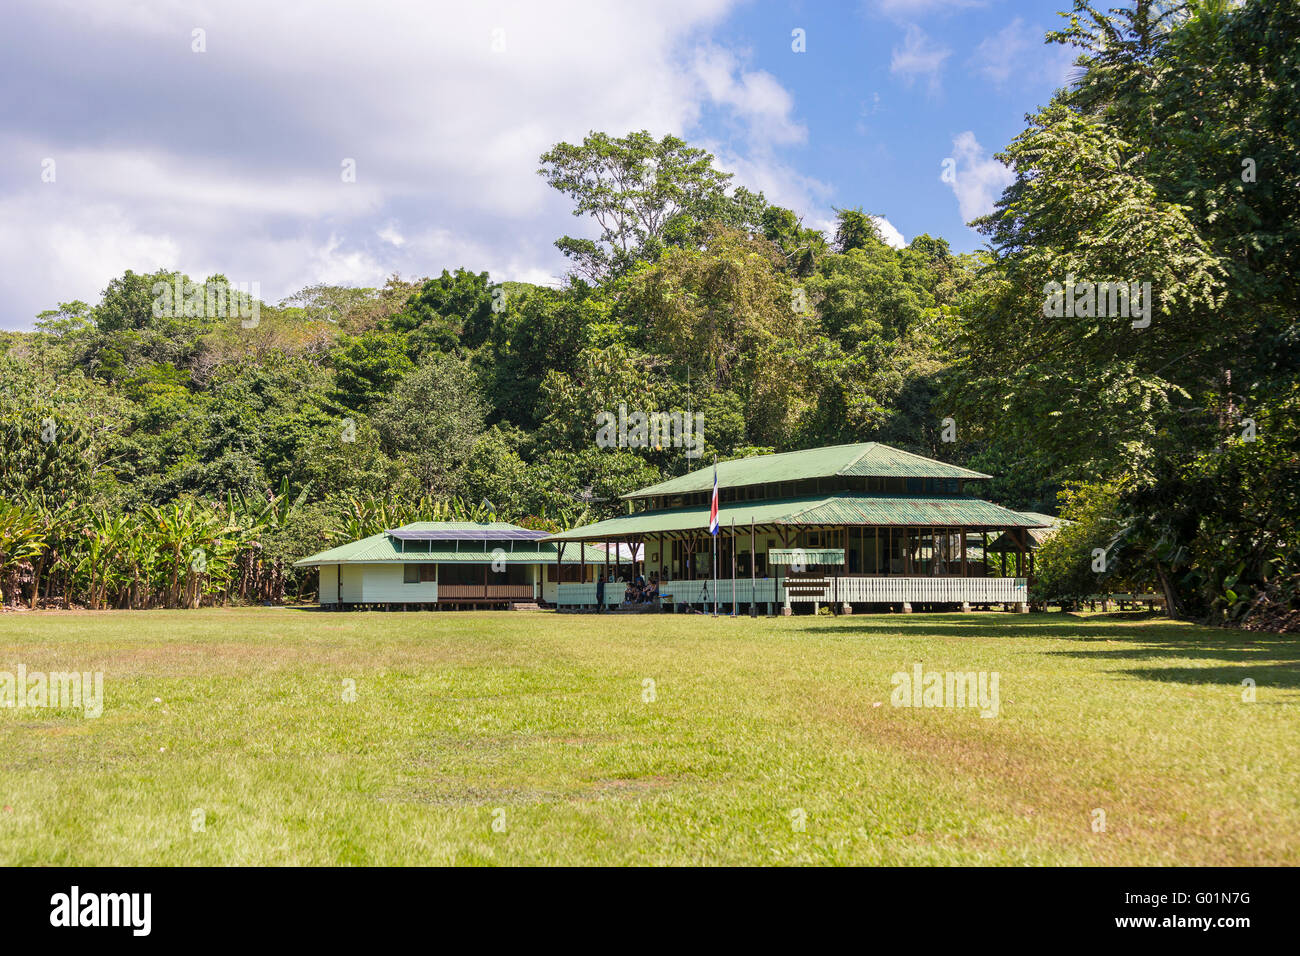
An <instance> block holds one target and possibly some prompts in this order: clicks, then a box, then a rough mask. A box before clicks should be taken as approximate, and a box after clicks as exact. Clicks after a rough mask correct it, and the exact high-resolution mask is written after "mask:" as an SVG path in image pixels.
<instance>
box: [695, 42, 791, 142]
mask: <svg viewBox="0 0 1300 956" xmlns="http://www.w3.org/2000/svg"><path fill="white" fill-rule="evenodd" d="M693 73H694V76H695V77H697V78H698V80H699V81H700V86H701V88H702V89H703V90H704V92H706V93H707V94H708V98H709V100H710V101H711V102H712V103H713V104H715V105H718V106H724V107H729V108H730V110H731V112H732V115H733V116H734V117H735V118H736V119H737V120H739V121H742V122H743V123H745V124H746V126H747V127H748V130H749V134H750V138H751V139H753V140H754V141H756V142H759V143H762V144H764V145H767V146H771V145H784V144H787V143H801V142H803V141H804V140H805V139H807V138H808V130H807V129H806V128H804V126H803V125H802V124H800V123H798V122H796V121H795V120H794V119H793V117H792V115H791V114H792V113H793V112H794V97H792V96H791V95H790V93H789V92H788V91H787V90H786V89H785V87H783V86H781V84H780V83H779V82H778V81H777V79H776V77H774V76H772V74H770V73H768V72H766V71H763V70H757V71H748V70H745V69H744V68H743V67H742V66H741V63H740V60H739V58H738V57H737V56H736V54H734V53H732V52H731V51H729V50H724V49H722V48H721V47H717V46H714V45H712V44H709V45H707V46H703V47H700V48H699V49H697V50H696V51H695V62H694V70H693Z"/></svg>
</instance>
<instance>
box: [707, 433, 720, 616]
mask: <svg viewBox="0 0 1300 956" xmlns="http://www.w3.org/2000/svg"><path fill="white" fill-rule="evenodd" d="M713 501H714V503H715V504H716V503H718V502H719V501H720V498H719V496H718V456H717V455H714V456H713ZM718 517H720V515H717V514H716V512H715V513H714V514H713V515H711V516H710V518H709V525H710V527H709V532H710V534H709V537H711V538H713V616H714V617H717V616H718V528H717V526H716V525H715V524H714V522H715V521H716V520H717V519H718Z"/></svg>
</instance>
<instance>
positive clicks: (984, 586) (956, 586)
mask: <svg viewBox="0 0 1300 956" xmlns="http://www.w3.org/2000/svg"><path fill="white" fill-rule="evenodd" d="M626 587H627V586H626V585H625V584H622V583H617V582H616V583H612V584H606V585H605V603H606V605H608V606H610V607H616V606H617V605H618V604H620V603H621V602H622V600H623V591H624V589H625V588H626ZM706 587H707V588H708V595H707V597H708V601H709V603H712V602H713V600H714V599H715V598H716V599H717V601H718V603H719V604H731V603H732V601H733V600H735V601H738V602H740V603H741V604H749V603H750V602H751V601H752V602H753V603H756V604H766V603H769V602H771V603H776V604H783V603H785V601H786V593H785V587H784V583H783V582H777V581H775V580H773V579H772V578H759V579H758V580H756V581H754V582H752V584H751V582H750V580H749V578H737V579H735V580H733V579H731V578H721V579H719V580H718V581H716V582H714V581H704V580H695V581H662V582H660V585H659V591H660V593H661V594H662V595H664V596H665V598H667V596H668V595H671V596H672V603H673V604H703V603H704V600H705V588H706ZM1028 593H1029V588H1028V586H1027V582H1026V580H1025V579H1024V578H983V577H980V578H939V577H926V578H921V577H902V576H889V577H839V578H834V579H830V578H828V579H827V585H826V587H825V588H824V589H823V590H822V591H821V592H816V591H814V592H812V593H808V592H807V590H806V587H805V590H804V593H802V594H792V595H790V596H789V600H790V602H791V603H792V604H794V603H799V602H806V601H817V602H820V603H823V604H824V603H827V602H829V601H837V602H840V603H852V604H901V603H903V602H908V603H917V604H931V603H932V604H961V603H969V604H1020V603H1024V602H1027V601H1028V600H1029V597H1028ZM733 595H734V597H733ZM557 600H558V602H559V604H560V605H561V606H563V607H572V606H575V605H576V606H585V607H595V605H596V585H595V584H561V585H560V586H559V591H558V598H557Z"/></svg>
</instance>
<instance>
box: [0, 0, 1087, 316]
mask: <svg viewBox="0 0 1300 956" xmlns="http://www.w3.org/2000/svg"><path fill="white" fill-rule="evenodd" d="M1058 3H1059V5H1060V6H1065V5H1066V3H1065V0H861V2H858V3H852V4H849V3H845V4H814V3H791V2H767V0H751V2H743V0H627V2H619V3H590V2H582V0H548V2H546V3H536V2H524V0H490V2H485V3H479V4H474V5H467V4H464V3H450V2H447V3H444V2H428V0H425V2H416V0H365V2H350V0H317V2H315V3H312V4H311V5H300V4H288V3H266V2H264V0H209V2H207V3H204V4H201V5H200V4H192V3H182V2H178V0H134V2H133V3H130V4H124V3H121V2H118V0H17V2H11V3H10V4H9V5H8V7H7V11H6V29H5V31H4V33H3V34H0V257H3V260H4V261H5V263H6V269H5V270H4V271H3V272H0V326H3V327H5V328H30V327H31V323H32V320H33V318H34V316H35V314H36V312H37V311H38V310H40V309H43V308H48V307H52V306H53V305H55V304H56V303H57V302H60V301H70V300H73V299H82V300H85V301H89V302H94V301H97V300H98V297H99V295H100V292H101V291H102V289H103V288H104V286H105V285H106V284H107V282H108V281H109V280H110V279H111V278H112V277H114V276H116V275H120V274H121V273H122V272H123V271H124V270H126V269H128V268H132V269H135V270H137V271H148V270H153V269H158V268H167V269H181V270H184V271H186V272H188V273H189V274H190V275H192V276H195V277H203V276H206V275H210V274H213V273H216V272H221V273H224V274H225V275H226V276H227V277H228V278H230V279H231V280H232V281H235V282H256V283H258V285H259V287H260V291H261V294H262V297H263V298H264V299H266V300H267V301H271V302H275V301H278V300H280V299H282V298H284V297H286V296H289V295H291V294H292V293H293V292H295V291H296V290H298V289H300V288H302V287H304V286H306V285H309V284H312V283H317V282H327V283H337V284H344V285H377V284H381V283H382V282H383V280H384V278H385V277H387V276H389V275H392V274H394V273H397V274H400V275H402V276H404V277H406V278H414V277H418V276H423V275H431V274H432V275H436V274H437V273H439V272H440V271H441V270H442V269H444V268H456V267H458V266H465V267H468V268H472V269H475V270H487V271H489V272H491V274H492V276H493V277H494V278H495V279H522V280H526V281H534V282H544V283H548V284H557V283H558V282H559V281H560V279H561V277H562V275H563V273H564V271H565V261H564V259H563V257H561V256H560V255H559V253H558V252H557V251H556V250H555V249H554V247H553V245H552V243H553V241H554V240H555V238H557V237H558V236H560V235H563V234H565V233H582V232H583V231H584V230H586V229H587V228H588V227H587V226H585V225H584V224H583V223H581V222H579V221H577V220H574V219H573V218H572V217H571V216H570V215H569V207H568V204H567V201H566V200H565V199H564V198H563V197H561V196H559V195H557V194H555V193H553V192H552V191H550V190H549V189H548V188H547V187H546V186H545V184H544V183H543V182H542V180H541V179H540V177H538V176H537V175H536V168H537V157H538V156H539V154H540V153H541V152H542V151H543V150H545V149H546V148H547V147H549V146H550V145H551V144H553V143H555V142H557V141H559V140H569V141H576V140H580V139H581V138H582V136H583V135H584V134H585V133H586V132H588V131H589V130H593V129H596V130H604V131H606V132H610V133H615V134H621V133H626V132H627V131H629V130H634V129H643V128H644V129H649V130H651V131H652V132H654V133H655V134H656V135H662V134H664V133H674V134H676V135H679V136H683V137H685V138H686V139H688V140H690V141H691V142H693V143H696V144H698V145H701V146H704V147H705V148H708V149H709V150H710V151H712V152H714V154H715V155H716V156H717V157H718V162H719V164H720V165H722V166H723V167H724V168H726V169H727V170H729V171H732V172H734V173H735V177H736V178H735V182H737V183H742V184H745V185H747V186H749V187H751V188H757V189H762V190H763V191H764V193H765V194H766V195H767V196H768V198H769V199H771V200H772V201H774V202H779V203H781V204H782V205H786V206H790V207H791V208H793V209H795V210H796V211H797V212H799V213H800V214H801V215H802V216H803V217H804V221H805V223H806V224H808V225H814V226H818V227H825V226H827V225H829V224H830V222H831V220H832V218H833V211H832V210H833V209H834V208H835V207H846V206H848V207H852V206H861V207H863V208H864V209H866V210H868V211H870V212H873V213H876V214H879V215H881V216H883V217H885V222H883V223H882V228H883V229H884V231H885V232H886V234H887V235H888V236H890V237H892V238H893V239H894V241H896V242H897V241H905V240H910V239H911V238H913V237H914V236H916V235H917V234H919V233H921V232H928V233H930V234H931V235H939V236H943V237H945V238H947V239H948V240H949V241H950V242H951V243H952V244H953V247H954V248H955V249H957V250H958V251H967V250H971V249H974V248H977V247H978V246H979V244H980V237H979V236H977V235H976V234H975V233H973V232H972V231H971V230H969V229H968V228H966V226H965V225H964V222H965V221H966V220H968V219H969V218H971V217H972V216H974V215H978V214H980V213H982V212H985V211H987V209H988V208H989V206H990V204H991V203H992V201H993V199H994V198H995V197H996V196H997V195H998V194H999V193H1000V191H1001V189H1002V187H1003V185H1004V184H1005V183H1006V181H1007V171H1006V170H1005V169H1004V168H1003V167H1002V166H1001V165H1000V164H998V163H997V162H996V161H995V160H993V159H992V154H993V153H994V152H996V151H997V150H999V149H1000V148H1001V147H1003V146H1004V145H1005V144H1006V143H1007V142H1008V141H1009V140H1010V139H1011V138H1012V137H1013V136H1015V135H1016V133H1017V132H1019V130H1020V129H1021V128H1022V126H1023V116H1024V114H1025V113H1026V112H1029V111H1032V110H1033V109H1034V108H1035V107H1036V106H1039V105H1042V104H1044V103H1046V102H1047V101H1048V99H1049V98H1050V96H1051V94H1052V91H1053V90H1054V89H1055V88H1056V87H1057V86H1059V85H1060V84H1061V83H1062V82H1063V80H1064V77H1065V76H1066V73H1067V71H1068V69H1069V63H1070V60H1071V54H1070V52H1069V51H1066V50H1064V49H1062V48H1060V47H1057V46H1045V45H1044V44H1043V43H1042V42H1041V40H1042V35H1043V33H1044V32H1045V31H1046V30H1048V29H1050V28H1052V27H1053V26H1055V25H1056V24H1057V23H1058V22H1060V18H1059V17H1057V16H1056V14H1055V11H1056V9H1057V8H1058ZM796 29H799V30H802V31H804V33H803V37H804V42H805V45H806V50H805V52H802V53H796V52H794V50H793V49H792V42H793V38H792V31H794V30H796ZM945 158H951V160H952V162H953V170H954V172H955V177H954V181H953V182H944V181H942V180H941V176H940V174H941V172H942V168H943V167H942V164H943V162H944V160H945ZM349 161H351V162H352V163H353V164H354V168H355V170H356V176H355V180H354V181H353V180H349V179H348V178H347V177H345V176H343V175H342V172H341V170H342V169H343V168H344V167H345V165H346V164H347V163H348V162H349Z"/></svg>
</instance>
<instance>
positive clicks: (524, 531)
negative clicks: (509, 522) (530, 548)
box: [386, 528, 547, 541]
mask: <svg viewBox="0 0 1300 956" xmlns="http://www.w3.org/2000/svg"><path fill="white" fill-rule="evenodd" d="M386 533H387V534H390V535H392V536H393V537H394V538H397V539H398V540H399V541H536V540H537V539H538V538H545V537H546V536H547V532H545V531H530V530H529V529H528V528H473V529H467V528H436V529H407V528H390V529H388V530H387V531H386Z"/></svg>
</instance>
